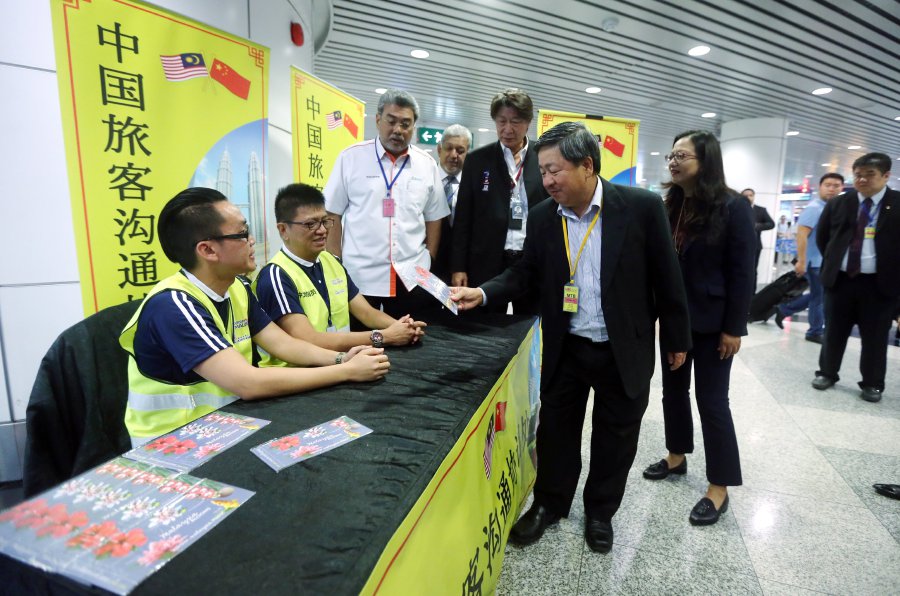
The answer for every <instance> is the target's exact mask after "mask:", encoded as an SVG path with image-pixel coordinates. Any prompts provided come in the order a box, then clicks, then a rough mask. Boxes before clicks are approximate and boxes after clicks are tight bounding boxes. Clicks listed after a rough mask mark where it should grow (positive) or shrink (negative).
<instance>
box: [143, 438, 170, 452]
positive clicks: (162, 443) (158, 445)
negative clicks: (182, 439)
mask: <svg viewBox="0 0 900 596" xmlns="http://www.w3.org/2000/svg"><path fill="white" fill-rule="evenodd" d="M176 444H178V437H175V436H172V435H169V436H168V437H160V438H158V439H156V440H155V441H151V442H149V443H147V444H146V445H144V450H145V451H162V450H163V449H165V448H167V447H170V446H171V445H176Z"/></svg>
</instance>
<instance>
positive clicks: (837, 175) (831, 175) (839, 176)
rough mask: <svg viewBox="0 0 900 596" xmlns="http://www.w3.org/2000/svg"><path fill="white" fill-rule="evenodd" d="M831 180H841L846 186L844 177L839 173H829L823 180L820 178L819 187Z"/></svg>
mask: <svg viewBox="0 0 900 596" xmlns="http://www.w3.org/2000/svg"><path fill="white" fill-rule="evenodd" d="M829 178H834V179H836V180H840V181H841V185H843V184H844V177H843V176H841V175H840V174H838V173H837V172H828V173H827V174H825V175H824V176H822V177H821V178H819V186H821V185H822V183H823V182H825V181H826V180H828V179H829Z"/></svg>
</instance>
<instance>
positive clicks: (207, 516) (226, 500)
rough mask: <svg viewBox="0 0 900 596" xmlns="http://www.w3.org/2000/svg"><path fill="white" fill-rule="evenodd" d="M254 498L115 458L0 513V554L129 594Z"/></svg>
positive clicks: (247, 493)
mask: <svg viewBox="0 0 900 596" xmlns="http://www.w3.org/2000/svg"><path fill="white" fill-rule="evenodd" d="M253 494H254V493H253V492H251V491H248V490H244V489H242V488H237V487H234V486H229V485H227V484H222V483H219V482H214V481H212V480H206V479H203V478H196V477H194V476H188V475H187V474H180V473H177V472H173V471H172V470H168V469H166V468H161V467H158V466H153V465H150V464H147V463H144V462H138V461H133V460H130V459H125V458H122V457H118V458H116V459H113V460H110V461H108V462H107V463H105V464H103V465H101V466H98V467H96V468H94V469H93V470H90V471H88V472H85V473H84V474H81V475H80V476H76V477H75V478H73V479H71V480H69V481H68V482H66V483H64V484H61V485H59V486H58V487H56V488H54V489H51V490H48V491H46V492H44V493H42V494H40V495H38V496H37V497H34V498H33V499H29V500H28V501H25V502H24V503H20V504H19V505H16V506H15V507H13V508H11V509H7V510H6V511H2V512H0V552H2V553H4V554H6V555H8V556H10V557H13V558H15V559H18V560H20V561H23V562H25V563H28V564H30V565H34V566H35V567H38V568H40V569H44V570H46V571H50V572H52V573H59V574H61V575H64V576H66V577H69V578H72V579H74V580H76V581H78V582H81V583H83V584H85V585H88V586H92V585H93V586H99V587H100V588H103V589H105V590H109V591H111V592H115V593H117V594H127V593H128V592H130V591H131V590H133V589H134V588H135V587H136V586H137V585H138V584H139V583H141V582H142V581H143V580H144V579H146V578H147V577H148V576H149V575H151V574H152V573H154V572H155V571H156V570H157V569H159V568H160V567H162V566H163V565H165V564H166V563H167V562H168V561H169V560H171V559H172V557H174V556H176V555H178V553H180V552H182V551H183V550H184V549H186V548H187V547H188V546H189V545H190V544H192V543H193V542H194V541H196V540H197V539H198V538H200V537H201V536H202V535H204V534H206V533H207V532H209V531H210V530H211V529H212V528H213V527H214V526H215V525H216V524H218V523H219V522H221V521H222V520H223V519H224V518H225V517H226V516H227V515H229V514H230V513H231V512H232V511H234V510H235V509H236V508H237V507H239V506H241V505H243V504H244V503H246V502H247V500H248V499H249V498H250V497H252V496H253Z"/></svg>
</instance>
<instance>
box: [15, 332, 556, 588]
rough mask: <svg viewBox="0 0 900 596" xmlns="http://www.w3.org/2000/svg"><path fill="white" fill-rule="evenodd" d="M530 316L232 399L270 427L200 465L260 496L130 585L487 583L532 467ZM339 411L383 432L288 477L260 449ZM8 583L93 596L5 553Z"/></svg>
mask: <svg viewBox="0 0 900 596" xmlns="http://www.w3.org/2000/svg"><path fill="white" fill-rule="evenodd" d="M533 323H534V320H533V319H526V318H522V317H507V316H484V317H478V318H475V317H466V318H462V319H460V320H459V321H455V322H454V323H453V324H451V325H449V326H432V327H429V329H428V335H427V336H426V337H425V339H424V341H423V342H422V343H421V344H420V345H417V346H410V347H404V348H391V349H389V354H390V358H391V372H390V374H389V375H388V376H387V377H386V378H385V379H384V380H382V381H379V382H376V383H371V384H348V385H343V386H339V387H333V388H327V389H322V390H317V391H311V392H308V393H305V394H302V395H294V396H287V397H282V398H275V399H268V400H263V401H257V402H236V403H234V404H231V405H229V406H228V407H227V408H225V410H226V411H232V412H235V413H239V414H244V415H248V416H254V417H258V418H264V419H267V420H271V421H272V423H271V424H269V425H268V426H265V427H264V428H262V429H261V430H259V431H258V432H257V433H255V434H254V435H252V436H251V437H250V438H248V439H247V440H245V441H244V442H242V443H240V444H238V445H236V446H235V447H232V448H231V449H229V450H228V451H226V452H225V453H223V454H221V455H219V456H217V457H215V458H214V459H212V460H210V461H209V462H208V463H206V464H204V465H203V466H201V467H199V468H197V469H195V470H194V471H192V472H191V474H192V475H194V476H199V477H204V478H211V479H213V480H217V481H220V482H225V483H228V484H232V485H235V486H239V487H242V488H246V489H249V490H252V491H255V492H256V494H255V496H253V498H251V499H250V501H249V502H248V503H246V504H245V505H243V506H241V507H240V508H238V509H237V510H236V511H235V512H234V513H233V514H232V515H231V516H229V517H228V518H227V519H226V520H224V521H223V522H222V523H221V524H219V525H218V526H216V527H215V528H213V529H212V530H211V531H210V532H209V533H208V534H207V535H205V536H203V537H202V538H201V539H200V540H199V541H197V542H196V543H195V544H193V545H192V546H191V547H190V548H188V549H187V550H185V551H184V552H183V553H180V554H179V555H178V556H176V557H175V558H174V559H173V560H171V561H170V562H169V563H168V564H167V565H166V566H165V567H163V568H162V569H161V570H159V571H158V572H157V573H155V574H153V575H152V576H150V577H149V578H148V579H147V580H146V581H145V582H143V583H142V584H140V585H139V586H138V588H137V589H136V590H135V591H134V594H182V593H215V594H217V595H221V594H248V593H258V594H275V593H310V594H357V593H361V592H362V593H382V594H391V593H398V592H399V591H401V590H403V591H405V590H406V589H407V588H410V589H415V586H418V589H417V590H415V591H418V592H421V593H442V592H447V593H451V592H452V593H459V592H460V591H461V589H462V590H463V591H465V590H466V588H467V587H468V588H469V589H470V590H471V591H476V590H478V589H483V591H484V592H489V591H492V587H493V586H494V585H495V583H496V580H497V577H498V576H499V570H500V564H501V563H502V553H503V545H504V544H505V542H506V538H507V536H508V533H509V527H510V526H511V525H512V522H513V521H514V520H515V519H516V517H517V515H518V512H519V508H520V507H521V504H522V502H523V501H524V498H525V495H527V492H528V490H529V488H530V485H531V483H532V482H533V477H534V465H533V458H532V456H531V454H532V451H531V450H530V449H529V448H528V447H529V446H528V442H529V437H530V440H532V441H533V431H534V426H533V422H532V421H531V418H532V415H533V413H534V410H533V405H534V402H535V399H534V396H535V392H536V386H535V382H536V381H535V378H534V377H535V370H534V369H535V366H536V358H537V355H536V354H539V351H538V352H536V350H535V349H534V347H533V346H532V344H533V343H534V342H533V339H532V336H533V334H535V333H536V332H537V330H536V326H535V325H534V324H533ZM523 367H524V368H523ZM523 370H524V371H525V372H524V374H523ZM529 371H530V372H529ZM529 375H530V376H531V379H529ZM523 379H524V380H523ZM523 392H525V393H526V395H525V396H523V395H522V393H523ZM528 394H530V395H531V398H529V395H528ZM341 415H346V416H349V417H350V418H352V419H354V420H356V421H358V422H360V423H362V424H364V425H366V426H368V427H370V428H372V429H373V431H374V432H373V433H372V434H369V435H366V436H364V437H362V438H360V439H358V440H356V441H353V442H351V443H349V444H347V445H345V446H343V447H340V448H338V449H336V450H334V451H331V452H328V453H325V454H323V455H321V456H318V457H315V458H312V459H310V460H308V461H305V462H303V463H300V464H297V465H294V466H291V467H289V468H286V469H284V470H282V471H281V472H278V473H276V472H274V471H273V470H272V469H271V468H269V467H268V466H267V465H266V464H265V463H263V462H262V461H261V460H260V459H258V458H257V457H256V456H255V455H253V454H252V453H251V452H250V451H249V448H250V447H252V446H254V445H257V444H260V443H263V442H265V441H268V440H269V439H272V438H276V437H280V436H283V435H286V434H289V433H292V432H296V431H297V430H300V429H303V428H307V427H311V426H314V425H316V424H319V423H321V422H324V421H326V420H330V419H332V418H336V417H338V416H341ZM501 439H502V440H501ZM491 449H493V450H494V451H493V452H492V453H489V451H491ZM0 579H2V582H0V583H2V584H4V586H3V588H2V591H3V592H4V593H8V592H12V593H16V592H21V593H28V594H34V593H86V592H88V590H87V589H86V588H85V587H84V586H81V585H79V584H75V583H74V582H71V581H69V580H67V579H65V578H62V577H60V576H57V575H54V574H48V573H43V572H39V571H37V570H34V569H33V568H31V567H28V566H26V565H23V564H20V563H18V562H17V561H14V560H12V559H9V558H7V557H4V556H0ZM421 582H424V583H421ZM404 586H405V587H406V588H404Z"/></svg>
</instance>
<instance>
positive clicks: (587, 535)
mask: <svg viewBox="0 0 900 596" xmlns="http://www.w3.org/2000/svg"><path fill="white" fill-rule="evenodd" d="M584 541H585V542H587V545H588V548H590V549H591V550H592V551H594V552H595V553H608V552H609V551H610V550H612V545H613V528H612V522H608V521H603V520H600V519H591V518H587V521H585V524H584Z"/></svg>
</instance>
